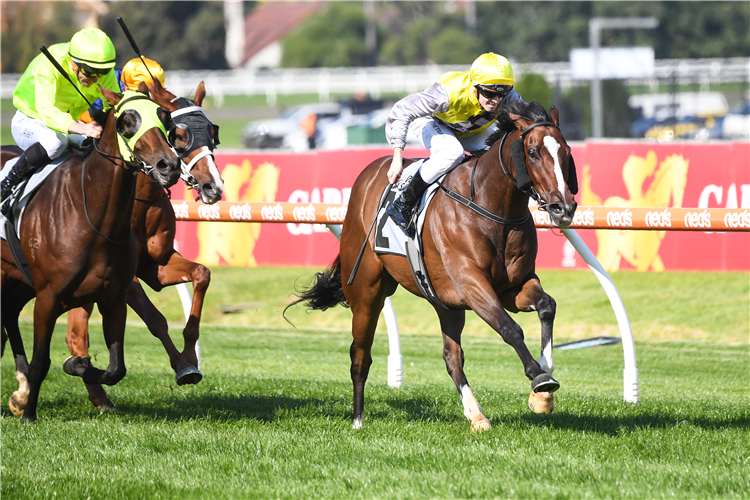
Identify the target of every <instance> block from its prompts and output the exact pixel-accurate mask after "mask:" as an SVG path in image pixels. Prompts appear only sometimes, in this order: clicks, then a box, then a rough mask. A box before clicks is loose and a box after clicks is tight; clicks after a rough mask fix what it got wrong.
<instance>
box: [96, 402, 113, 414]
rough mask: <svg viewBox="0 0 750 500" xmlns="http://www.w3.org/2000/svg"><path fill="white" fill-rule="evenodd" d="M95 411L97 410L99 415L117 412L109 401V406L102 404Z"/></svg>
mask: <svg viewBox="0 0 750 500" xmlns="http://www.w3.org/2000/svg"><path fill="white" fill-rule="evenodd" d="M96 409H97V410H99V413H108V412H111V411H117V407H116V406H115V404H114V403H112V402H111V401H110V402H109V404H107V403H104V404H102V405H99V406H97V407H96Z"/></svg>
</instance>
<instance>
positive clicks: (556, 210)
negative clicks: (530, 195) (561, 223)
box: [549, 203, 565, 216]
mask: <svg viewBox="0 0 750 500" xmlns="http://www.w3.org/2000/svg"><path fill="white" fill-rule="evenodd" d="M549 212H550V213H551V214H554V215H557V216H560V215H562V214H563V213H565V209H563V206H562V205H561V204H559V203H552V204H550V206H549Z"/></svg>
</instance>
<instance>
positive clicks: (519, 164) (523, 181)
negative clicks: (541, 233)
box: [438, 122, 559, 225]
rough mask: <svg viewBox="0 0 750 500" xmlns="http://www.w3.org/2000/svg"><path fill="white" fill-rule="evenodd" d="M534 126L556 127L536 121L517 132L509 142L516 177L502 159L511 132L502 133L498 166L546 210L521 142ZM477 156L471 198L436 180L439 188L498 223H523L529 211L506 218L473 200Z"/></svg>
mask: <svg viewBox="0 0 750 500" xmlns="http://www.w3.org/2000/svg"><path fill="white" fill-rule="evenodd" d="M536 127H555V128H558V127H557V125H555V124H554V123H552V122H538V123H534V124H533V125H531V126H530V127H528V128H527V129H526V130H524V131H523V132H520V133H519V138H518V139H516V140H514V141H513V142H512V143H511V159H512V161H513V164H514V166H515V167H516V177H517V178H514V177H513V176H512V175H511V174H510V171H509V170H508V167H507V166H506V165H505V162H504V161H503V146H504V145H505V140H506V139H507V137H508V136H509V135H510V134H511V133H512V132H510V131H509V132H506V133H505V134H504V135H503V138H502V140H501V141H500V148H499V152H498V157H499V158H500V166H502V168H503V172H505V175H507V176H508V178H509V179H510V180H511V182H513V185H515V186H516V188H518V189H519V190H520V191H521V192H522V193H524V194H526V195H528V196H529V197H531V198H532V199H534V201H536V202H537V204H538V205H539V208H540V209H541V210H546V207H547V205H548V204H547V203H546V202H544V201H542V199H541V197H540V196H539V193H537V191H536V189H535V188H534V183H533V182H532V181H531V177H529V173H528V170H527V169H526V153H525V146H524V143H523V138H524V137H525V136H526V134H528V133H529V132H530V131H531V130H532V129H534V128H536ZM558 130H559V129H558ZM479 157H481V154H480V155H478V156H477V159H476V161H475V162H474V167H473V168H472V170H471V184H470V189H471V198H466V197H465V196H463V195H461V194H459V193H457V192H456V191H453V190H452V189H450V188H447V187H445V185H443V183H442V181H438V185H439V186H440V188H441V189H442V190H443V191H444V192H445V194H446V196H448V197H449V198H451V199H453V200H455V201H457V202H459V203H460V204H462V205H464V206H465V207H467V208H469V209H471V210H473V211H474V212H476V213H478V214H479V215H481V216H482V217H485V218H487V219H490V220H491V221H493V222H497V223H498V224H507V225H518V224H523V223H524V222H526V221H527V220H528V219H529V217H531V213H530V212H526V215H525V216H524V217H519V218H515V219H508V218H506V217H501V216H499V215H496V214H493V213H492V212H490V211H489V210H487V209H486V208H484V207H482V206H481V205H478V204H477V203H475V202H474V196H475V195H476V191H475V189H474V176H475V174H476V171H477V165H478V164H479Z"/></svg>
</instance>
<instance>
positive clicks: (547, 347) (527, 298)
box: [501, 277, 557, 375]
mask: <svg viewBox="0 0 750 500" xmlns="http://www.w3.org/2000/svg"><path fill="white" fill-rule="evenodd" d="M501 300H502V303H503V305H504V306H505V308H506V309H508V310H509V311H512V312H518V311H523V312H531V311H534V310H535V311H536V312H537V315H538V316H539V322H540V323H541V325H542V351H541V355H540V356H539V365H540V366H541V367H542V370H544V371H545V372H547V373H549V374H550V375H551V374H552V372H553V371H555V362H554V361H553V359H552V340H553V335H552V329H553V325H554V322H555V313H556V311H557V304H556V302H555V299H553V298H552V297H551V296H550V295H548V294H547V293H546V292H545V291H544V290H543V289H542V285H541V283H539V279H538V278H536V277H534V278H532V279H530V280H529V281H527V282H526V283H524V285H523V287H522V288H521V290H520V292H518V293H515V292H510V293H508V294H504V295H503V296H502V297H501Z"/></svg>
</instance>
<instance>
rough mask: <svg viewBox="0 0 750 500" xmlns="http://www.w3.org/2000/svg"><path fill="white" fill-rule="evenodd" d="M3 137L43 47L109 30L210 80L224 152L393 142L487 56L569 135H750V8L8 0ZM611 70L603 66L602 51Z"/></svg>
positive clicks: (124, 47) (127, 50)
mask: <svg viewBox="0 0 750 500" xmlns="http://www.w3.org/2000/svg"><path fill="white" fill-rule="evenodd" d="M0 4H1V6H2V10H1V12H0V14H1V16H2V18H1V28H2V29H1V35H2V46H1V48H2V59H1V62H0V64H1V66H0V68H1V70H2V108H1V111H2V116H1V120H0V121H1V125H2V129H1V130H0V134H1V136H2V137H1V139H2V142H3V144H10V143H12V142H13V141H12V138H11V136H10V133H9V128H10V119H11V118H12V115H13V113H14V111H15V110H14V108H13V106H12V102H11V97H12V92H13V88H14V86H15V83H16V82H17V80H18V78H19V76H20V73H21V72H23V71H24V69H25V68H26V66H27V64H28V63H29V61H30V60H31V59H32V58H33V57H34V56H36V55H37V54H38V53H39V50H38V49H39V47H40V46H41V45H51V44H54V43H59V42H65V41H68V40H69V39H70V37H71V36H72V34H73V33H75V32H76V31H77V30H79V29H81V28H83V27H88V26H96V27H99V28H101V29H102V30H104V31H105V32H106V33H107V34H109V36H110V37H111V38H112V40H113V42H114V44H115V47H116V49H117V63H118V67H122V65H124V63H125V62H127V61H128V60H129V59H131V58H132V57H134V56H135V53H134V52H133V50H132V48H131V47H130V45H129V43H128V41H127V39H126V37H125V36H124V34H123V33H122V31H121V30H120V28H119V26H118V25H117V23H116V18H117V17H118V16H122V17H123V18H124V20H125V22H126V23H127V25H128V27H129V29H130V31H131V33H132V34H133V36H134V38H135V40H136V42H137V44H138V47H139V49H140V50H141V52H142V53H143V54H144V55H145V56H147V57H150V58H152V59H155V60H156V61H158V62H159V63H160V64H161V65H162V66H163V67H164V69H165V70H166V86H167V88H169V89H170V90H172V92H174V93H175V94H177V95H188V94H190V93H192V92H194V90H195V88H196V86H197V84H198V82H200V81H201V80H203V81H205V83H206V89H207V92H208V96H209V98H208V100H207V104H206V105H205V106H208V107H209V109H210V111H208V114H209V116H210V117H211V119H212V120H213V121H214V122H216V123H219V124H220V125H221V139H222V148H237V149H240V148H241V149H246V148H250V149H264V148H274V149H286V150H292V151H305V150H309V149H311V148H315V149H341V148H344V147H348V146H361V145H366V144H384V143H385V135H384V132H383V130H384V125H385V120H386V118H387V115H388V111H389V109H390V107H391V106H392V104H393V103H394V102H395V101H396V100H398V99H399V98H401V97H403V96H405V95H407V94H409V93H412V92H416V91H419V90H422V89H424V88H426V87H428V86H429V85H431V84H432V83H433V82H434V81H435V79H437V77H439V76H440V75H441V74H442V73H444V72H445V71H451V70H462V71H463V70H467V69H468V68H469V66H470V65H471V62H472V61H473V60H474V59H475V58H476V57H477V56H478V55H479V54H481V53H483V52H488V51H493V52H496V53H499V54H502V55H504V56H506V57H508V58H509V59H510V60H511V61H512V63H513V67H514V71H515V75H516V89H517V90H518V91H519V92H520V93H521V95H522V96H523V97H524V98H525V99H526V100H527V101H530V100H532V99H534V100H537V101H539V102H540V103H541V104H543V105H544V106H545V107H547V108H549V106H550V105H553V104H554V105H555V106H556V107H557V108H558V109H559V110H560V115H561V122H562V125H563V132H564V135H565V137H566V138H567V139H568V140H573V141H575V140H587V139H592V138H598V137H606V138H638V137H645V138H649V139H655V140H658V141H670V140H675V139H690V140H697V141H709V140H722V139H729V140H737V139H748V140H750V101H749V100H750V96H749V95H748V88H750V29H749V28H748V27H749V26H750V2H700V1H690V2H671V1H670V2H652V1H648V2H645V1H644V2H609V1H607V2H485V1H446V2H390V1H364V2H362V1H360V2H241V1H213V2H130V1H128V2H125V1H112V2H105V1H88V2H38V1H33V2H24V1H14V2H5V1H4V2H1V3H0ZM595 60H598V61H599V64H598V65H594V64H593V61H595Z"/></svg>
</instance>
